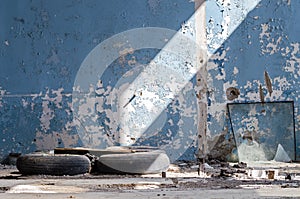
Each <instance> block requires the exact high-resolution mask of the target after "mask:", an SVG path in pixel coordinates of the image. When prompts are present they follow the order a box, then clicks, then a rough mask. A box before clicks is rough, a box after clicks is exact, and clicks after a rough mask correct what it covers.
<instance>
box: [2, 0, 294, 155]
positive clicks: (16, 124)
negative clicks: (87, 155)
mask: <svg viewBox="0 0 300 199" xmlns="http://www.w3.org/2000/svg"><path fill="white" fill-rule="evenodd" d="M199 2H201V3H200V5H197V6H195V2H194V1H191V0H178V1H167V0H166V1H160V0H143V1H140V0H134V1H130V3H128V2H127V1H121V0H115V1H114V2H113V3H112V1H96V0H89V1H81V0H75V1H60V0H55V1H43V0H41V1H29V0H5V1H3V2H2V5H5V6H1V7H0V11H1V12H0V16H1V17H0V24H1V27H2V28H1V31H0V41H1V46H0V60H1V73H0V77H1V78H0V132H1V134H0V157H1V158H3V157H5V156H6V155H7V154H8V153H10V152H22V153H29V152H32V151H35V150H47V149H53V148H54V147H75V146H87V147H105V146H107V145H111V144H115V143H116V142H118V139H119V138H118V133H117V132H118V131H120V127H119V126H118V124H116V121H115V119H113V118H116V117H118V116H116V114H118V112H117V111H116V110H117V108H116V105H115V104H116V103H117V98H118V96H119V95H120V93H122V91H123V90H124V89H125V88H126V87H127V86H128V85H129V84H131V83H132V82H133V80H134V79H135V78H136V77H137V76H138V75H139V74H141V71H142V70H144V69H145V66H146V65H147V63H149V61H151V60H152V59H154V57H155V56H156V55H157V54H158V53H159V50H157V49H139V50H136V49H133V48H132V46H130V45H128V44H126V42H125V43H122V42H121V43H115V45H114V46H113V47H112V48H114V49H121V50H119V51H118V58H117V59H116V60H114V62H113V63H112V64H111V65H110V66H109V67H108V68H107V69H106V70H105V71H104V73H103V76H101V77H97V78H99V81H98V82H97V83H96V84H94V85H92V86H91V88H88V92H87V93H81V94H84V95H85V96H86V97H85V98H83V99H81V98H80V99H78V101H76V100H74V94H76V92H79V93H80V91H81V90H80V88H79V87H74V88H73V86H74V81H75V79H76V75H77V73H78V71H79V69H80V66H81V64H82V63H83V61H84V60H85V59H86V58H87V55H88V54H89V53H90V52H91V51H92V50H93V49H94V48H96V47H97V46H98V45H99V44H100V43H101V42H103V41H105V40H106V39H108V38H110V37H111V36H114V35H116V34H118V33H121V32H123V31H126V30H130V29H133V28H142V27H163V28H168V29H171V30H174V31H175V32H176V31H178V32H181V33H183V34H185V35H188V36H189V37H190V38H192V39H195V37H196V36H199V38H201V39H203V38H205V40H206V41H205V43H206V44H207V46H205V48H203V49H205V54H207V56H208V58H209V59H208V62H207V63H206V69H207V80H206V81H207V97H206V99H205V101H207V125H208V126H207V127H208V128H207V134H208V151H209V156H210V157H212V158H220V159H222V158H223V159H228V158H229V159H230V158H233V159H234V158H235V157H234V156H233V155H232V154H234V150H235V149H234V142H233V137H232V132H231V130H230V124H229V120H228V116H227V114H228V113H227V109H226V104H227V103H229V102H257V101H261V99H262V95H263V96H264V97H263V99H264V100H265V101H266V102H268V101H283V100H293V101H294V102H295V127H296V139H297V141H296V145H297V151H296V156H297V158H298V159H299V158H300V149H299V145H300V139H298V138H297V135H298V134H299V130H300V129H299V128H300V127H299V125H298V123H299V119H300V116H299V114H300V113H299V99H298V94H299V86H298V85H299V82H298V81H299V80H298V79H299V75H300V73H299V71H300V70H299V55H298V54H299V39H298V38H297V33H298V32H299V30H300V27H299V25H298V24H297V19H298V18H299V16H298V15H299V12H297V8H298V7H299V6H300V3H299V2H298V1H292V0H274V1H270V0H269V1H267V0H251V1H250V0H249V1H238V0H207V1H205V3H203V2H202V1H196V4H197V3H198V4H199ZM201 6H205V14H206V16H205V15H194V13H195V7H196V8H199V7H201ZM202 8H203V7H201V9H202ZM201 9H199V10H201ZM193 16H194V17H195V16H197V17H199V16H201V17H205V19H204V20H205V22H206V27H205V30H206V35H205V36H204V35H202V33H201V35H197V34H199V30H198V32H197V27H196V26H197V25H199V24H197V19H196V22H195V18H194V17H193ZM198 28H199V27H198ZM201 32H203V31H201ZM171 36H173V35H172V34H171ZM171 38H172V37H170V38H165V40H164V42H168V41H169V39H171ZM123 47H124V48H123ZM187 48H188V47H187ZM175 58H176V57H174V55H171V56H170V58H168V59H163V62H162V63H165V64H166V65H167V67H173V68H176V67H177V71H178V72H180V73H182V74H184V73H185V72H186V68H187V69H190V68H192V66H191V65H192V64H191V63H190V61H189V60H188V61H186V63H184V64H182V65H176V64H172V63H176V59H175ZM148 74H150V73H148ZM153 74H154V75H153V76H154V77H155V76H156V75H157V74H158V73H157V72H156V73H153ZM161 74H162V75H165V76H168V75H169V74H168V72H167V71H163V70H161ZM191 74H192V73H191ZM150 76H151V75H150ZM200 76H201V75H200ZM87 77H89V76H88V75H87ZM161 79H164V78H163V77H161ZM162 82H163V81H161V82H155V83H154V84H153V85H148V87H147V88H148V90H143V92H140V91H139V92H136V93H135V92H133V91H132V92H133V93H134V96H135V95H137V96H139V98H135V99H134V101H133V103H132V104H131V105H129V106H128V107H127V108H132V107H131V106H132V105H139V104H140V103H141V102H140V101H139V100H149V99H150V97H153V99H157V98H161V97H163V98H170V99H171V98H173V100H172V101H171V102H170V103H169V104H168V106H167V107H166V108H165V109H164V110H163V112H162V114H160V115H159V116H158V118H157V119H156V120H155V122H153V124H152V125H151V126H150V128H148V132H147V133H149V135H148V136H147V139H138V140H135V139H136V138H135V137H132V141H137V143H139V144H143V145H144V144H146V145H154V146H161V145H164V146H166V147H168V146H169V145H168V144H170V143H172V147H173V148H172V149H171V150H173V149H174V150H175V149H176V150H177V151H180V152H178V154H176V155H175V156H176V158H177V156H181V159H185V160H190V159H195V157H196V151H197V133H198V129H199V128H201V127H197V124H198V119H199V107H198V106H197V96H196V93H195V90H196V91H197V90H199V88H198V87H197V82H196V76H194V77H192V78H191V79H190V80H189V81H188V82H187V83H186V85H185V86H184V87H183V89H182V90H181V92H180V93H179V94H178V95H175V96H172V97H170V96H171V95H169V94H172V93H171V92H170V90H168V88H167V87H168V86H170V87H172V86H175V85H176V81H174V82H173V83H174V85H173V84H170V85H166V84H163V83H162ZM177 83H178V82H177ZM270 83H271V86H270ZM198 86H199V85H198ZM260 87H261V89H260ZM151 89H152V91H151ZM145 91H148V92H145ZM233 91H234V92H233ZM151 92H155V94H156V95H152V94H153V93H151ZM91 94H93V95H94V98H89V97H90V96H91ZM132 96H133V95H132ZM156 102H158V104H159V103H162V102H161V101H159V100H156ZM151 103H153V101H152V102H151ZM124 104H125V103H124ZM74 105H75V107H74ZM132 110H133V109H132ZM139 110H140V113H141V114H144V115H145V113H146V112H144V113H142V110H147V109H142V108H141V109H139ZM74 111H76V112H77V111H78V112H80V115H76V114H74ZM135 113H136V112H135V111H131V112H130V114H131V116H132V118H136V119H139V120H138V122H137V124H140V125H141V126H142V125H144V123H143V122H144V121H142V120H141V119H140V118H139V117H138V116H137V115H135ZM142 118H143V120H145V119H146V117H144V116H143V117H142ZM95 124H97V125H95ZM131 124H134V123H133V122H131ZM257 128H263V127H260V126H257ZM99 131H100V132H101V136H100V138H99V134H98V133H99ZM79 132H83V133H85V135H80V133H79ZM176 134H178V136H179V139H173V138H174V137H176ZM182 137H187V138H188V139H185V140H183V141H184V142H185V143H183V142H181V141H182V139H181V138H182ZM177 138H178V137H177ZM171 155H172V154H171ZM1 158H0V159H1Z"/></svg>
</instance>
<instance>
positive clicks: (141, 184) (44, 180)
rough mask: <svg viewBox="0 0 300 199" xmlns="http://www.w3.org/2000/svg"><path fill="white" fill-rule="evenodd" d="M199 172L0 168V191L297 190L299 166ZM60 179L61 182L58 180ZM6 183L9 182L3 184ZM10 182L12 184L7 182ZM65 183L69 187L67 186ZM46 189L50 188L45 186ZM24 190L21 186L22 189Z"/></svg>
mask: <svg viewBox="0 0 300 199" xmlns="http://www.w3.org/2000/svg"><path fill="white" fill-rule="evenodd" d="M204 169H205V170H204V172H203V171H200V173H199V164H198V163H197V162H177V163H176V164H171V165H170V167H169V169H168V171H167V172H166V174H165V176H163V177H164V178H163V177H162V175H161V174H147V175H101V174H97V175H93V174H84V175H76V176H48V175H35V176H22V175H20V173H18V171H17V169H16V167H14V166H5V165H1V166H0V192H2V193H4V192H8V191H9V190H15V188H16V187H15V186H16V185H20V183H22V184H23V185H33V184H34V185H36V186H39V188H40V187H41V186H40V185H41V184H42V185H43V184H44V185H45V184H46V185H47V187H48V190H49V189H51V187H52V189H54V186H55V187H56V188H59V187H57V186H62V187H64V186H71V185H72V186H76V187H78V188H79V189H80V190H85V191H91V190H92V191H118V192H119V191H126V190H155V189H171V190H187V189H195V188H200V189H213V190H215V189H245V188H247V189H252V188H256V189H257V188H259V187H260V186H277V187H280V188H282V189H284V188H299V186H300V164H299V163H281V162H275V161H268V162H254V163H248V164H246V163H242V162H241V163H228V162H221V161H216V160H214V161H209V162H207V163H205V165H204ZM61 179H64V180H63V181H61ZM7 180H10V181H9V182H10V183H8V184H7V183H6V182H7ZM11 180H13V181H11ZM68 183H69V184H68ZM49 186H50V187H49ZM23 188H24V187H23Z"/></svg>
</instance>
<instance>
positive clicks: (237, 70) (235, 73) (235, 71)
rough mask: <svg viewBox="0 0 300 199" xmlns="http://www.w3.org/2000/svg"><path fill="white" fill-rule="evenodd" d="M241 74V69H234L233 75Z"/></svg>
mask: <svg viewBox="0 0 300 199" xmlns="http://www.w3.org/2000/svg"><path fill="white" fill-rule="evenodd" d="M238 73H239V69H238V68H237V67H236V66H235V67H234V68H233V74H234V75H237V74H238Z"/></svg>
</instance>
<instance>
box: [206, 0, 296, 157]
mask: <svg viewBox="0 0 300 199" xmlns="http://www.w3.org/2000/svg"><path fill="white" fill-rule="evenodd" d="M207 3H208V5H207V6H208V7H209V8H210V10H211V12H210V13H207V16H206V21H207V33H208V35H207V38H208V48H209V50H210V53H211V55H210V60H209V62H208V71H209V81H208V82H209V83H208V84H209V85H208V90H209V93H208V101H209V109H208V125H209V134H210V136H211V137H212V138H213V137H217V136H218V135H219V134H220V132H223V134H224V135H225V136H227V138H228V140H229V141H230V139H229V137H230V130H229V129H228V126H230V125H229V124H228V120H227V117H226V113H227V111H226V107H225V104H226V103H228V102H243V103H244V102H245V103H246V102H261V101H262V100H264V101H270V102H276V101H294V103H295V132H296V158H297V159H298V160H299V158H300V148H299V146H300V139H299V131H300V129H299V119H300V115H299V71H300V70H299V61H300V60H299V53H300V51H299V42H300V41H299V37H298V32H299V30H300V26H299V23H297V20H298V18H299V12H298V11H297V10H298V8H299V6H300V2H299V1H293V0H291V1H290V0H274V1H273V0H272V1H268V0H261V1H243V3H241V1H236V0H232V1H208V2H207ZM249 4H254V5H249ZM249 7H253V9H251V10H250V11H247V8H249ZM209 8H208V9H209ZM231 28H234V30H230V29H231ZM220 41H221V42H220ZM223 41H224V42H223ZM230 87H234V88H237V89H238V91H239V95H238V96H236V97H237V98H235V97H234V98H231V99H230V97H229V98H227V96H226V91H227V89H228V88H230ZM260 87H261V88H260ZM229 99H230V100H229ZM252 114H253V113H252ZM278 122H282V123H283V126H284V125H286V123H285V122H286V121H285V120H281V121H278ZM241 126H243V124H241ZM250 126H251V125H250ZM252 126H253V125H252ZM241 128H242V127H241ZM258 128H259V127H258ZM261 128H262V129H265V128H267V126H261ZM256 130H258V131H259V130H260V129H256ZM269 130H270V129H269ZM265 131H266V133H267V132H269V133H272V132H270V131H268V129H266V130H265ZM290 131H291V132H292V131H293V128H291V129H290ZM216 149H218V147H217V146H216ZM232 151H234V149H233V150H232Z"/></svg>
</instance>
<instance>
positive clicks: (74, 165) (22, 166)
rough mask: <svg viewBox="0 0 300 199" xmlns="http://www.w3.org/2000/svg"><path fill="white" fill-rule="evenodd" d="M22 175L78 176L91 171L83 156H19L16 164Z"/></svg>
mask: <svg viewBox="0 0 300 199" xmlns="http://www.w3.org/2000/svg"><path fill="white" fill-rule="evenodd" d="M16 166H17V169H18V170H19V172H20V173H21V174H23V175H55V176H62V175H78V174H84V173H88V172H90V170H91V162H90V160H89V158H88V157H86V156H83V155H40V154H39V155H37V154H28V155H23V156H20V157H19V158H18V159H17V163H16Z"/></svg>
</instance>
